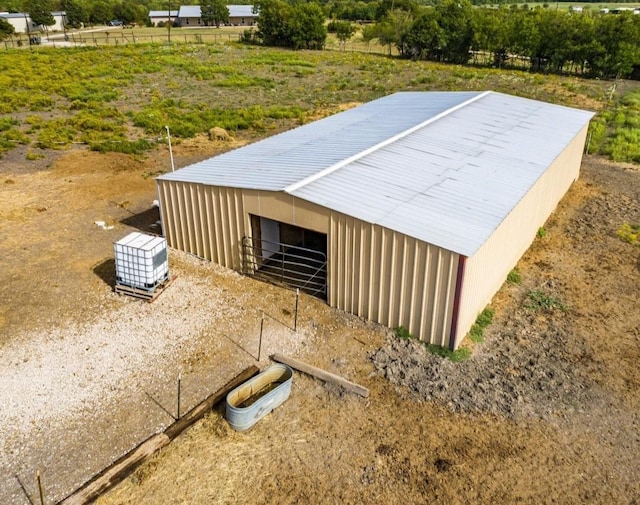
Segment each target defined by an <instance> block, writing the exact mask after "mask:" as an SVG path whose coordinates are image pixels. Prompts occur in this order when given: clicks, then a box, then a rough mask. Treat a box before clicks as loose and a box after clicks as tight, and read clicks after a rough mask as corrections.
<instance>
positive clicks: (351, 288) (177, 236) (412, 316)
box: [158, 180, 458, 345]
mask: <svg viewBox="0 0 640 505" xmlns="http://www.w3.org/2000/svg"><path fill="white" fill-rule="evenodd" d="M158 196H159V199H160V208H161V213H162V221H163V227H164V234H165V236H166V238H167V241H168V243H169V245H170V246H171V247H174V248H176V249H180V250H183V251H187V252H190V253H192V254H195V255H197V256H199V257H202V258H206V259H209V260H211V261H214V262H216V263H219V264H220V265H223V266H225V267H228V268H233V269H236V270H239V269H241V268H242V254H241V251H242V247H241V245H242V242H241V241H242V237H243V236H249V235H250V234H251V224H250V217H249V216H250V215H251V214H254V215H257V216H262V217H265V218H269V219H273V220H276V221H280V222H283V223H289V224H293V225H296V226H300V227H302V228H307V229H310V230H314V231H317V232H320V233H326V234H327V249H328V258H329V272H328V276H327V283H328V302H329V304H330V305H331V306H332V307H336V308H339V309H341V310H345V311H347V312H350V313H353V314H356V315H359V316H362V317H365V318H367V319H369V320H372V321H376V322H379V323H381V324H384V325H386V326H389V327H392V328H393V327H397V326H404V327H406V328H407V329H408V330H409V331H410V332H411V333H412V334H413V335H415V336H416V337H418V338H420V339H422V340H425V341H427V342H430V343H435V344H438V345H448V344H449V335H450V327H451V325H450V323H451V315H452V311H453V297H454V294H455V283H456V273H457V268H458V255H457V254H455V253H451V252H449V251H446V250H443V249H440V248H438V247H435V246H432V245H429V244H426V243H424V242H420V241H418V240H415V239H412V238H409V237H406V236H405V235H402V234H400V233H396V232H392V231H390V230H388V229H385V228H382V227H380V226H376V225H371V224H368V223H364V222H362V221H359V220H357V219H353V218H350V217H348V216H345V215H342V214H339V213H336V212H331V211H329V210H328V209H326V208H323V207H320V206H317V205H315V204H311V203H308V202H305V201H302V200H299V199H297V198H294V197H292V196H290V195H287V194H284V193H274V192H266V191H254V190H240V189H234V188H222V187H217V186H203V185H200V184H190V183H181V182H174V181H163V180H158Z"/></svg>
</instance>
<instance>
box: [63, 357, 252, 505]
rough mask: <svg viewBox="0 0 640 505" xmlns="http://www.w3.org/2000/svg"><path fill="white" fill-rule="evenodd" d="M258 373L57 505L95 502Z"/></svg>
mask: <svg viewBox="0 0 640 505" xmlns="http://www.w3.org/2000/svg"><path fill="white" fill-rule="evenodd" d="M259 371H260V370H259V369H258V367H256V366H254V365H252V366H250V367H249V368H247V369H246V370H244V371H243V372H241V373H240V374H238V375H237V376H236V377H235V378H233V379H232V380H231V381H229V382H228V383H227V384H225V385H224V386H223V387H222V388H221V389H219V390H218V391H216V392H215V393H214V394H212V395H210V396H208V397H207V398H206V399H205V400H203V401H202V402H200V403H199V404H198V405H196V406H195V407H194V408H192V409H191V410H190V411H189V412H187V413H186V414H185V415H184V416H182V417H181V418H180V419H178V420H177V421H176V422H175V423H173V424H171V425H170V426H168V427H167V428H166V429H165V430H164V433H158V434H156V435H153V436H152V437H150V438H148V439H147V440H145V441H144V442H142V443H141V444H140V445H138V446H137V447H136V448H135V449H133V450H131V451H129V452H128V453H127V454H125V455H124V456H122V457H121V458H119V459H118V460H117V461H115V462H114V463H113V464H112V465H110V466H109V467H108V468H106V469H104V470H103V471H102V472H100V473H99V474H98V475H96V476H95V477H93V478H92V479H90V480H89V481H88V482H87V483H85V484H84V485H83V486H82V487H80V489H78V490H76V491H75V492H74V493H73V494H71V495H69V496H68V497H67V498H65V499H64V500H62V501H61V502H59V503H58V505H86V504H87V503H91V502H92V501H94V500H96V499H97V498H98V497H99V496H100V495H101V494H102V493H104V492H106V491H108V490H109V489H111V488H112V487H113V486H115V485H116V484H119V483H120V482H122V481H123V480H124V479H125V478H127V477H128V476H129V475H131V473H132V472H133V471H134V470H135V469H136V468H137V467H138V466H140V464H142V463H143V462H144V461H145V460H146V459H147V458H149V457H150V456H152V455H153V454H155V453H156V451H158V450H160V449H161V448H163V447H164V446H166V445H168V444H169V443H170V442H171V441H172V440H173V439H174V438H176V437H177V436H178V435H179V434H180V433H182V432H183V431H184V430H185V429H187V428H188V427H189V426H191V425H192V424H194V423H195V422H196V421H198V420H199V419H201V418H202V417H204V415H205V414H206V413H207V412H210V411H211V409H213V407H214V406H215V405H217V404H218V403H220V402H221V401H222V400H224V398H225V397H226V396H227V395H228V394H229V393H230V392H231V391H232V390H233V389H235V388H236V387H238V386H239V385H240V384H242V383H243V382H245V381H247V380H248V379H250V378H251V377H253V376H254V375H256V374H257V373H258V372H259Z"/></svg>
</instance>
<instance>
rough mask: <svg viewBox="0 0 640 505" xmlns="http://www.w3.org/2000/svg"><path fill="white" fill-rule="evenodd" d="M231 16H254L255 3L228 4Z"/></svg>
mask: <svg viewBox="0 0 640 505" xmlns="http://www.w3.org/2000/svg"><path fill="white" fill-rule="evenodd" d="M227 9H229V17H230V18H241V17H247V18H248V17H254V16H256V14H254V13H253V5H227Z"/></svg>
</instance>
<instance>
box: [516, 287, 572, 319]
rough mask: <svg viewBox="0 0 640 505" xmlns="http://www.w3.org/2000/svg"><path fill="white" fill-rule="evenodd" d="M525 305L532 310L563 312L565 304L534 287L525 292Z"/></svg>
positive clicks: (565, 308)
mask: <svg viewBox="0 0 640 505" xmlns="http://www.w3.org/2000/svg"><path fill="white" fill-rule="evenodd" d="M525 307H526V308H528V309H530V310H532V311H533V312H548V313H550V312H554V311H556V310H560V311H562V312H565V311H566V310H567V306H566V305H565V304H564V303H562V301H561V300H560V299H558V298H556V297H554V296H552V295H550V294H548V293H545V292H544V291H542V290H540V289H535V290H533V291H529V293H527V303H526V304H525Z"/></svg>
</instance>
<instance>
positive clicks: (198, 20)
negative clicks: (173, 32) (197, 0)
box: [178, 5, 257, 27]
mask: <svg viewBox="0 0 640 505" xmlns="http://www.w3.org/2000/svg"><path fill="white" fill-rule="evenodd" d="M227 8H228V9H229V22H228V23H227V24H228V25H231V26H252V25H254V24H255V22H256V17H257V14H254V13H253V5H227ZM178 24H179V25H180V26H183V27H189V26H204V25H205V23H204V22H203V21H202V12H201V10H200V6H199V5H181V6H180V10H179V11H178Z"/></svg>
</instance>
